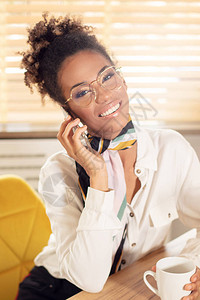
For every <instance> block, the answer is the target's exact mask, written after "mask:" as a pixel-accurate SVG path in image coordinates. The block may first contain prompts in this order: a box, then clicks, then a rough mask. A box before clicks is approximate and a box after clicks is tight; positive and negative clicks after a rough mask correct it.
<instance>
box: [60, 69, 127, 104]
mask: <svg viewBox="0 0 200 300" xmlns="http://www.w3.org/2000/svg"><path fill="white" fill-rule="evenodd" d="M111 68H114V69H115V72H116V73H117V74H118V75H119V76H120V77H121V79H122V80H123V77H122V75H121V67H117V68H116V67H115V66H109V67H107V68H105V69H104V70H103V71H102V72H101V73H100V74H99V75H98V76H97V78H96V79H95V80H93V81H91V82H90V83H89V84H88V86H89V87H90V86H91V85H93V84H94V83H95V82H97V83H98V84H99V85H100V86H101V87H102V88H104V89H106V87H104V86H103V85H102V84H101V83H100V82H99V80H100V78H101V75H102V74H103V72H105V71H106V70H109V69H111ZM122 82H123V81H122ZM82 85H86V84H85V83H82V84H80V85H79V86H82ZM121 87H122V84H121V85H120V86H119V87H118V88H117V89H113V90H119V89H120V88H121ZM108 90H109V89H108ZM72 91H73V89H72V90H71V92H70V97H69V98H68V99H67V100H66V101H65V104H66V103H68V102H69V101H70V100H71V101H73V103H75V104H76V105H78V104H77V103H76V102H75V101H74V100H73V99H72ZM92 92H93V93H94V99H92V100H91V101H90V103H89V104H87V105H80V106H81V107H87V106H89V105H90V104H91V102H92V101H96V98H97V93H96V89H95V88H94V87H92Z"/></svg>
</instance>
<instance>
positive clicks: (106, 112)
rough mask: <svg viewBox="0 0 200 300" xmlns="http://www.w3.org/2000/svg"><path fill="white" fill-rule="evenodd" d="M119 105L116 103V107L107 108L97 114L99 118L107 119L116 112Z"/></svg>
mask: <svg viewBox="0 0 200 300" xmlns="http://www.w3.org/2000/svg"><path fill="white" fill-rule="evenodd" d="M120 105H121V103H117V104H116V105H113V106H112V107H110V108H108V109H107V110H106V111H105V112H103V113H101V114H99V117H107V116H109V115H111V114H113V113H114V112H116V111H117V110H118V109H119V107H120Z"/></svg>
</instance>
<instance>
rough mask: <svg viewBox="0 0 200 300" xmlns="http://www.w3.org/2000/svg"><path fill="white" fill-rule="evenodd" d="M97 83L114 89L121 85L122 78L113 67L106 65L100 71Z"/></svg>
mask: <svg viewBox="0 0 200 300" xmlns="http://www.w3.org/2000/svg"><path fill="white" fill-rule="evenodd" d="M99 83H100V85H101V86H103V87H104V88H106V89H109V90H114V89H118V88H120V87H121V85H122V78H121V76H120V75H119V73H118V72H117V71H116V70H115V68H114V67H108V68H107V69H105V70H104V71H103V72H102V73H101V75H100V77H99Z"/></svg>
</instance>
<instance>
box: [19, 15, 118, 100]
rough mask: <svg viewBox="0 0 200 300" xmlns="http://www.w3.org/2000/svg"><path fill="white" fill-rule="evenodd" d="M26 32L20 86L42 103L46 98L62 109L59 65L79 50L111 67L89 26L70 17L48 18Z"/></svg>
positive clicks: (44, 18) (104, 51) (103, 49)
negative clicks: (95, 55) (36, 93)
mask: <svg viewBox="0 0 200 300" xmlns="http://www.w3.org/2000/svg"><path fill="white" fill-rule="evenodd" d="M42 17H43V20H41V21H40V22H38V23H36V24H35V26H34V27H33V28H29V29H28V33H29V34H28V40H27V43H28V44H29V46H30V49H28V50H27V51H26V52H22V53H21V54H22V56H23V58H22V62H21V67H22V68H24V69H25V74H24V82H25V84H26V85H27V86H28V87H29V88H30V90H31V92H32V91H33V86H34V85H35V86H36V87H37V90H38V91H39V93H40V94H41V97H42V101H43V100H44V97H45V96H46V95H47V94H48V95H49V96H50V97H51V98H52V99H53V100H54V101H56V102H58V103H60V104H61V105H62V106H63V105H64V103H65V98H64V96H63V94H62V90H61V87H60V86H59V83H58V76H57V75H58V72H59V70H60V68H61V65H62V63H63V61H64V60H65V59H66V58H67V57H69V56H71V55H74V54H76V53H77V52H79V51H81V50H93V51H96V52H98V53H100V54H102V55H103V56H104V57H106V59H108V60H109V61H110V62H111V63H112V64H113V61H112V59H111V58H110V56H109V54H108V52H107V50H106V48H105V47H104V46H103V45H102V44H101V43H100V42H99V41H98V40H97V38H96V36H95V35H94V33H93V28H92V27H91V26H84V25H82V24H81V21H80V20H78V19H75V18H71V17H68V16H66V17H58V18H55V17H54V16H52V17H50V18H49V17H48V13H44V14H43V15H42Z"/></svg>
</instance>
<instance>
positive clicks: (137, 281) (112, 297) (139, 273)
mask: <svg viewBox="0 0 200 300" xmlns="http://www.w3.org/2000/svg"><path fill="white" fill-rule="evenodd" d="M195 234H196V231H195V230H194V229H193V230H190V231H189V232H187V233H185V234H183V235H181V236H180V237H178V238H177V239H175V240H173V241H171V242H169V243H168V244H167V245H166V246H165V247H162V248H160V249H158V250H156V251H154V252H152V253H150V254H148V255H147V256H145V257H143V258H142V259H140V260H138V261H136V262H134V263H133V264H132V265H131V266H129V267H127V268H125V269H123V270H121V271H120V272H118V273H115V274H114V275H112V276H110V277H109V278H108V280H107V282H106V284H105V286H104V288H103V290H102V291H101V292H100V293H96V294H93V293H87V292H80V293H78V294H76V295H75V296H73V297H71V298H70V299H71V300H99V299H101V300H102V299H103V300H118V299H119V300H130V299H134V300H147V299H148V300H149V299H151V300H158V299H160V298H159V297H158V296H156V295H155V294H153V293H152V292H151V291H150V290H149V289H148V288H147V286H146V285H145V283H144V282H143V273H144V272H145V271H146V270H150V269H151V267H152V266H153V265H155V264H156V262H157V261H158V260H159V259H161V258H163V257H166V256H176V255H178V254H179V253H180V252H181V250H182V249H183V247H184V245H185V243H186V241H187V240H188V239H189V238H191V237H194V236H195ZM150 282H151V283H152V281H150ZM198 300H200V297H199V299H198Z"/></svg>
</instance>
